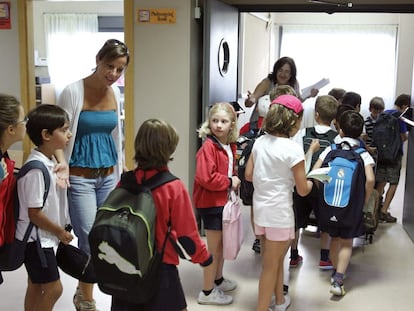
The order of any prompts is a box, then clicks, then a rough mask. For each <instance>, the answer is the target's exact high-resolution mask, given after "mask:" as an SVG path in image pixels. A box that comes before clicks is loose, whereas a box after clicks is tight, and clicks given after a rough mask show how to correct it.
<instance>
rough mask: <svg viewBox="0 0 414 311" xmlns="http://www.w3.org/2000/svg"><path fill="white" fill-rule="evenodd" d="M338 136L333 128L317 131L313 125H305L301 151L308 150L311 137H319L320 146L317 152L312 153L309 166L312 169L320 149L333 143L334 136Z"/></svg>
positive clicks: (320, 151)
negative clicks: (324, 131)
mask: <svg viewBox="0 0 414 311" xmlns="http://www.w3.org/2000/svg"><path fill="white" fill-rule="evenodd" d="M336 136H338V132H337V131H334V130H329V131H327V132H326V133H317V132H316V130H315V127H314V126H313V127H307V128H306V132H305V136H303V151H304V152H305V154H306V152H308V150H309V147H310V145H311V144H312V139H319V145H320V148H319V150H318V151H317V152H315V153H314V154H313V155H312V162H311V166H310V168H311V169H312V167H313V165H314V164H315V162H316V161H317V160H318V158H319V155H320V154H321V153H322V151H323V150H324V149H325V148H326V147H328V146H330V145H331V144H333V142H334V139H335V137H336Z"/></svg>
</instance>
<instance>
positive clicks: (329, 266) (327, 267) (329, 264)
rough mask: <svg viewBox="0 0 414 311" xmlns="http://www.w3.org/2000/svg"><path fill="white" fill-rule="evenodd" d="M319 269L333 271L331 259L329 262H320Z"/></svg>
mask: <svg viewBox="0 0 414 311" xmlns="http://www.w3.org/2000/svg"><path fill="white" fill-rule="evenodd" d="M319 269H321V270H332V269H333V265H332V262H331V260H330V259H328V260H327V261H325V260H320V261H319Z"/></svg>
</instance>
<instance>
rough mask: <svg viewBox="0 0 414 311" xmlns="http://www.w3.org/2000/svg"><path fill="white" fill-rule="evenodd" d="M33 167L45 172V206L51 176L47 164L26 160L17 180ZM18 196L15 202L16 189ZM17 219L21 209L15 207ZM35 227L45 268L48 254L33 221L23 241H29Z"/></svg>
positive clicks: (37, 242)
mask: <svg viewBox="0 0 414 311" xmlns="http://www.w3.org/2000/svg"><path fill="white" fill-rule="evenodd" d="M33 169H39V170H40V171H41V172H42V174H43V179H44V182H45V192H44V193H43V205H42V206H41V208H43V206H44V205H45V203H46V200H47V196H48V195H49V189H50V176H49V171H48V170H47V168H46V166H45V165H44V164H43V162H41V161H39V160H32V161H29V162H26V163H25V164H24V165H23V166H22V168H21V169H20V170H19V172H18V173H17V177H16V182H17V180H19V179H20V178H22V177H23V176H25V175H26V174H27V173H28V172H29V171H31V170H33ZM15 194H16V198H15V200H16V201H15V202H18V200H19V199H18V197H17V190H16V193H15ZM14 212H15V220H16V222H17V219H18V217H19V209H18V208H15V211H14ZM33 227H35V228H36V238H37V240H36V244H37V252H38V254H39V257H40V262H41V264H42V267H43V268H47V261H46V256H45V253H44V252H43V250H42V245H41V244H40V237H39V228H38V227H37V226H35V225H34V224H33V223H32V222H30V223H29V225H28V226H27V229H26V232H25V234H24V237H23V242H27V241H28V240H29V236H30V233H31V232H32V229H33Z"/></svg>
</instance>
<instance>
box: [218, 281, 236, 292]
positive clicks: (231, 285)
mask: <svg viewBox="0 0 414 311" xmlns="http://www.w3.org/2000/svg"><path fill="white" fill-rule="evenodd" d="M236 287H237V283H236V282H234V281H231V280H229V279H224V280H223V282H221V284H220V285H219V286H217V288H218V289H220V290H222V291H223V292H229V291H232V290H234V289H235V288H236Z"/></svg>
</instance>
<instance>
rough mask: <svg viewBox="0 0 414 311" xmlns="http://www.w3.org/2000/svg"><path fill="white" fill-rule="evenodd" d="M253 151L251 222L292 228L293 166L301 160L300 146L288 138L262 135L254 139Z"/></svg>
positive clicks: (263, 225) (302, 154) (301, 150)
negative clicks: (252, 215) (252, 214)
mask: <svg viewBox="0 0 414 311" xmlns="http://www.w3.org/2000/svg"><path fill="white" fill-rule="evenodd" d="M252 154H253V160H254V170H253V185H254V188H255V190H254V193H253V209H254V222H255V223H256V224H257V225H259V226H262V227H273V228H291V227H294V225H295V220H294V213H293V196H292V193H293V187H294V184H295V180H294V176H293V172H292V167H294V166H295V165H297V164H298V163H299V162H300V161H304V159H305V156H304V153H303V149H302V147H301V146H300V145H299V144H297V143H296V142H294V141H292V140H291V139H289V138H283V137H276V136H273V135H269V134H265V135H263V136H261V137H259V138H258V139H257V140H256V142H255V144H254V145H253V150H252Z"/></svg>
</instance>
